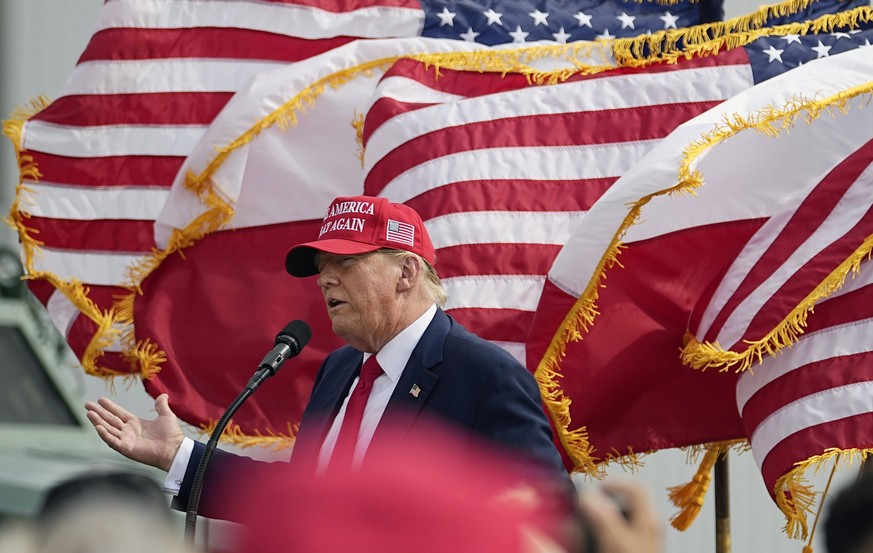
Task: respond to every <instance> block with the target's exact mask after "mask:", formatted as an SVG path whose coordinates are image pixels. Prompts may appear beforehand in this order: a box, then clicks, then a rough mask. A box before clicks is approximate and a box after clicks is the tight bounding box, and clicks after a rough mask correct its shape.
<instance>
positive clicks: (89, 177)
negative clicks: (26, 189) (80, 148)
mask: <svg viewBox="0 0 873 553" xmlns="http://www.w3.org/2000/svg"><path fill="white" fill-rule="evenodd" d="M25 153H26V154H27V155H31V156H33V161H34V163H35V164H36V166H37V167H39V172H40V173H41V175H42V176H41V177H40V181H46V182H51V183H58V184H70V185H80V186H113V185H119V186H131V185H139V186H149V185H154V186H159V187H161V188H167V189H169V188H170V186H171V185H172V184H173V180H174V179H175V178H176V173H178V172H179V168H180V167H181V166H182V163H184V161H185V158H183V157H178V156H173V157H170V156H112V157H85V158H79V157H67V156H56V155H53V154H46V153H42V152H34V151H29V150H28V151H26V152H25Z"/></svg>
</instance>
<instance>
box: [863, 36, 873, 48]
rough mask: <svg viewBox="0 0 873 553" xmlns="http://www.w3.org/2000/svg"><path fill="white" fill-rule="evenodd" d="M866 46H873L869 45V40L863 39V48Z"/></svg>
mask: <svg viewBox="0 0 873 553" xmlns="http://www.w3.org/2000/svg"><path fill="white" fill-rule="evenodd" d="M868 46H873V44H870V39H869V38H865V39H864V47H865V48H866V47H868Z"/></svg>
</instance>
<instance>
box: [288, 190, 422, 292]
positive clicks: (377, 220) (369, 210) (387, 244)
mask: <svg viewBox="0 0 873 553" xmlns="http://www.w3.org/2000/svg"><path fill="white" fill-rule="evenodd" d="M382 248H389V249H394V250H405V251H408V252H412V253H415V254H418V255H420V256H421V257H423V258H425V259H426V260H427V261H428V262H429V263H430V264H431V265H433V264H434V263H435V261H436V256H435V255H434V250H433V244H432V243H431V241H430V236H428V234H427V229H425V228H424V223H423V222H422V221H421V217H419V215H418V213H416V212H415V210H414V209H412V208H411V207H409V206H407V205H404V204H394V203H391V202H390V201H388V199H386V198H376V197H373V196H349V197H342V198H337V199H335V200H334V201H333V202H332V203H331V204H330V207H328V208H327V215H326V216H325V217H324V221H323V222H322V224H321V231H320V232H319V234H318V240H315V241H314V242H307V243H305V244H298V245H296V246H294V247H292V248H291V249H290V250H288V253H287V254H286V255H285V270H287V271H288V273H290V274H291V275H293V276H296V277H307V276H312V275H315V274H318V269H317V268H316V267H315V254H316V253H317V252H326V253H332V254H336V255H358V254H362V253H368V252H373V251H376V250H378V249H382Z"/></svg>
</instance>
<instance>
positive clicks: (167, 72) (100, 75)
mask: <svg viewBox="0 0 873 553" xmlns="http://www.w3.org/2000/svg"><path fill="white" fill-rule="evenodd" d="M287 66H288V62H285V61H252V60H245V59H227V60H217V59H211V60H201V59H190V58H186V59H151V60H111V61H102V60H101V61H87V62H84V63H80V64H79V65H77V66H76V68H75V69H74V70H73V73H72V74H71V75H70V79H69V80H68V81H67V84H66V86H64V88H63V90H62V91H61V95H62V96H72V95H76V94H141V93H152V92H236V91H237V90H239V89H240V88H241V87H242V86H243V85H244V84H245V83H247V82H248V81H249V79H251V78H252V77H253V76H255V75H257V74H259V73H263V72H266V71H272V70H274V69H279V68H282V67H287Z"/></svg>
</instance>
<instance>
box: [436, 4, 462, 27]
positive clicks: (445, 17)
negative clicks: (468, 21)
mask: <svg viewBox="0 0 873 553" xmlns="http://www.w3.org/2000/svg"><path fill="white" fill-rule="evenodd" d="M456 15H457V14H456V13H455V12H450V11H449V8H447V7H445V6H443V11H441V12H440V13H438V14H436V16H437V17H439V18H440V27H443V26H445V25H448V26H449V27H454V26H455V22H454V21H453V20H454V19H455V16H456Z"/></svg>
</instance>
